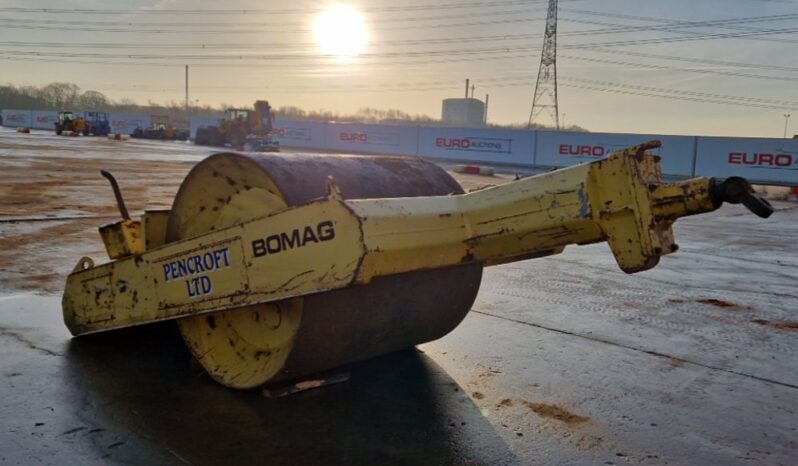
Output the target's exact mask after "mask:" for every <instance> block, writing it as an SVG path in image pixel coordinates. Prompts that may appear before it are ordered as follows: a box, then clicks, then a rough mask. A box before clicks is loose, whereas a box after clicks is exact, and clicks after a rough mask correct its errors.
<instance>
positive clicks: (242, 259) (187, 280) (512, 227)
mask: <svg viewBox="0 0 798 466" xmlns="http://www.w3.org/2000/svg"><path fill="white" fill-rule="evenodd" d="M658 145H659V143H658V142H654V143H649V144H645V145H641V146H637V147H633V148H631V149H627V150H625V151H621V152H617V153H614V154H612V155H610V156H609V157H608V158H607V159H605V160H601V161H597V162H593V163H588V164H582V165H577V166H574V167H570V168H565V169H561V170H556V171H552V172H549V173H545V174H542V175H538V176H534V177H529V178H525V179H522V180H519V181H516V182H512V183H509V184H506V185H503V186H497V187H492V188H488V189H483V190H480V191H476V192H472V193H468V194H463V195H452V196H437V197H414V198H392V199H362V200H345V199H343V198H342V196H341V194H340V193H339V192H338V190H337V188H336V187H335V185H334V184H333V182H332V181H331V182H330V185H329V196H328V197H327V198H324V199H320V200H317V201H314V202H311V203H308V204H305V205H301V206H297V207H292V208H288V209H286V210H283V211H281V212H278V213H275V214H272V215H269V216H266V217H263V218H259V219H256V220H253V221H250V222H247V223H244V224H241V225H236V226H234V227H230V228H226V229H221V230H218V231H213V232H211V233H208V234H205V235H202V236H198V237H195V238H190V239H186V240H182V241H178V242H175V243H170V244H166V245H163V246H160V247H157V248H154V249H152V250H148V251H135V249H136V248H135V247H131V248H129V249H134V251H133V255H128V256H127V257H123V258H121V259H119V260H117V261H114V262H111V263H108V264H104V265H100V266H94V264H93V262H92V261H91V260H89V259H85V258H84V259H81V262H80V263H79V264H78V266H77V267H76V268H75V271H74V272H73V273H72V274H71V275H70V276H69V278H68V279H67V286H66V289H65V291H64V299H63V307H64V315H65V320H66V323H67V326H68V327H69V329H70V331H71V332H72V333H73V334H75V335H80V334H85V333H91V332H98V331H103V330H110V329H114V328H121V327H128V326H132V325H139V324H143V323H149V322H154V321H159V320H167V319H175V318H180V317H185V316H189V315H196V314H201V313H205V312H214V311H220V310H225V309H232V308H236V307H240V306H245V305H250V304H259V303H265V302H269V301H276V300H281V299H286V298H289V297H295V296H301V295H306V294H310V293H318V292H321V291H326V290H332V289H336V288H343V287H348V286H355V285H361V284H366V283H368V282H369V281H371V280H372V279H374V278H375V277H379V276H386V275H392V274H398V273H403V272H410V271H415V270H421V269H433V268H440V267H446V266H451V265H456V264H461V263H469V262H474V261H476V262H481V263H483V264H485V265H495V264H501V263H506V262H512V261H517V260H523V259H528V258H532V257H540V256H545V255H550V254H556V253H559V252H561V251H562V250H563V248H564V247H565V246H566V245H569V244H588V243H595V242H599V241H607V242H608V243H609V246H610V249H611V250H612V253H613V254H614V256H615V258H616V260H617V262H618V265H619V266H620V268H621V269H622V270H624V271H625V272H628V273H633V272H638V271H641V270H646V269H649V268H651V267H653V266H655V265H656V264H657V262H658V261H659V258H660V257H661V256H662V255H665V254H668V253H671V252H674V251H676V249H677V246H676V244H675V242H674V238H673V233H672V231H671V225H672V224H673V222H674V221H675V220H676V219H677V218H679V217H684V216H687V215H693V214H697V213H701V212H709V211H712V210H714V209H716V208H718V207H719V206H720V204H721V203H722V202H724V201H727V202H733V203H736V202H743V203H744V204H746V206H747V207H749V208H750V209H751V210H753V211H755V213H757V214H759V215H763V216H767V215H769V213H770V212H771V211H772V208H770V206H769V204H767V201H764V200H762V199H759V198H758V197H756V196H754V195H753V194H752V190H751V189H750V185H748V184H747V182H745V180H743V179H741V178H733V179H729V180H727V181H726V182H724V183H718V182H716V181H715V180H713V179H711V178H695V179H691V180H687V181H683V182H679V183H675V184H667V183H663V182H662V178H661V173H660V167H659V158H658V157H656V156H653V155H650V154H647V153H646V150H647V149H650V148H652V147H657V146H658ZM125 222H127V223H125ZM125 222H121V223H123V224H124V225H123V226H128V225H129V223H130V220H126V221H125ZM105 228H108V227H105Z"/></svg>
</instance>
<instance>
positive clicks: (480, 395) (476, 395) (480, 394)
mask: <svg viewBox="0 0 798 466" xmlns="http://www.w3.org/2000/svg"><path fill="white" fill-rule="evenodd" d="M471 396H472V397H474V399H475V400H481V399H483V398H485V395H483V394H482V393H480V392H474V393H472V394H471Z"/></svg>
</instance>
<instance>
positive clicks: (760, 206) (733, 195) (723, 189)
mask: <svg viewBox="0 0 798 466" xmlns="http://www.w3.org/2000/svg"><path fill="white" fill-rule="evenodd" d="M710 193H711V194H712V199H713V200H714V201H715V203H716V204H718V205H720V204H722V203H724V202H728V203H729V204H742V205H744V206H745V207H747V208H748V210H750V211H751V212H753V213H754V214H755V215H757V216H759V217H762V218H768V217H770V215H771V214H773V211H774V209H773V206H772V205H771V204H770V202H768V200H767V199H765V198H764V197H762V196H760V195H759V194H757V193H755V192H754V188H753V187H751V183H749V182H748V180H746V179H745V178H742V177H739V176H732V177H729V178H726V179H725V180H723V181H721V182H718V180H716V179H713V183H712V186H711V187H710Z"/></svg>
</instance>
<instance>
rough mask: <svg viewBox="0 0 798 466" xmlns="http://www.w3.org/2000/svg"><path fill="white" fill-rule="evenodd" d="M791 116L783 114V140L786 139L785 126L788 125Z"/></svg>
mask: <svg viewBox="0 0 798 466" xmlns="http://www.w3.org/2000/svg"><path fill="white" fill-rule="evenodd" d="M791 116H792V114H790V113H785V114H784V139H787V124H788V123H789V121H790V117H791Z"/></svg>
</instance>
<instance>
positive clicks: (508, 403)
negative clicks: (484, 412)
mask: <svg viewBox="0 0 798 466" xmlns="http://www.w3.org/2000/svg"><path fill="white" fill-rule="evenodd" d="M512 405H513V400H511V399H509V398H505V399H503V400H501V401H500V402H499V403H498V404H497V405H496V407H497V408H507V407H510V406H512Z"/></svg>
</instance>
